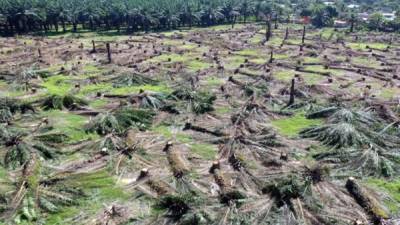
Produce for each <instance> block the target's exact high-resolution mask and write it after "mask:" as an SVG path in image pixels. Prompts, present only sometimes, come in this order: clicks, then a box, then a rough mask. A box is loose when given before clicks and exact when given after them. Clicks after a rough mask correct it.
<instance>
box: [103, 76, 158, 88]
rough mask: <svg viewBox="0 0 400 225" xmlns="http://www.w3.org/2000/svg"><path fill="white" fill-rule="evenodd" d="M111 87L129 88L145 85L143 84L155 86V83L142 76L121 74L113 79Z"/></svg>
mask: <svg viewBox="0 0 400 225" xmlns="http://www.w3.org/2000/svg"><path fill="white" fill-rule="evenodd" d="M111 81H112V83H113V86H114V87H115V88H119V87H130V86H137V85H145V84H153V85H154V84H157V81H155V80H153V79H151V78H149V77H146V76H145V75H142V74H136V73H133V74H131V73H129V74H128V73H122V74H120V75H118V76H117V77H115V78H113V79H112V80H111Z"/></svg>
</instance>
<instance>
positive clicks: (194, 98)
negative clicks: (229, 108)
mask: <svg viewBox="0 0 400 225" xmlns="http://www.w3.org/2000/svg"><path fill="white" fill-rule="evenodd" d="M169 98H170V99H174V100H182V101H186V102H188V103H189V106H190V110H191V111H192V112H194V113H196V114H204V113H207V112H210V111H213V110H214V107H213V104H214V101H215V100H216V99H217V98H216V96H215V95H213V94H210V93H206V92H197V91H191V90H189V89H187V88H181V89H178V90H176V91H174V92H173V93H172V94H171V95H170V96H169Z"/></svg>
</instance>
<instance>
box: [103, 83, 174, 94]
mask: <svg viewBox="0 0 400 225" xmlns="http://www.w3.org/2000/svg"><path fill="white" fill-rule="evenodd" d="M140 90H144V91H153V92H161V93H166V94H168V93H171V92H172V90H171V89H170V88H169V87H167V86H165V85H163V84H160V85H150V84H146V85H139V86H131V87H120V88H114V89H111V91H110V93H112V94H116V95H123V94H135V93H138V92H139V91H140Z"/></svg>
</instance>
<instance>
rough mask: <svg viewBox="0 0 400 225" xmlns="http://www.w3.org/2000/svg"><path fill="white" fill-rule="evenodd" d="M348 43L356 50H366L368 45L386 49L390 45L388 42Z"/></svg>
mask: <svg viewBox="0 0 400 225" xmlns="http://www.w3.org/2000/svg"><path fill="white" fill-rule="evenodd" d="M347 45H348V46H349V47H350V48H352V49H355V50H366V49H367V46H369V47H371V48H376V49H381V50H383V49H386V48H387V46H388V45H387V44H384V43H348V44H347Z"/></svg>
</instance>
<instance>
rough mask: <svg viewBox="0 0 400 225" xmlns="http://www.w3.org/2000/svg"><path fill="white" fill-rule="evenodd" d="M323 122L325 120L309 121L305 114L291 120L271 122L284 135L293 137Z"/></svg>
mask: <svg viewBox="0 0 400 225" xmlns="http://www.w3.org/2000/svg"><path fill="white" fill-rule="evenodd" d="M322 122H323V120H319V119H315V120H310V119H307V118H306V117H305V116H304V113H297V114H296V115H294V116H292V117H289V118H285V119H279V120H274V121H272V122H271V124H272V125H273V126H274V127H276V128H277V129H278V131H279V132H280V133H281V134H282V135H285V136H289V137H293V136H297V135H298V133H299V132H300V131H301V130H302V129H304V128H307V127H310V126H315V125H319V124H321V123H322Z"/></svg>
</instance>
